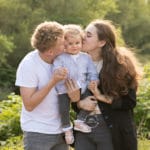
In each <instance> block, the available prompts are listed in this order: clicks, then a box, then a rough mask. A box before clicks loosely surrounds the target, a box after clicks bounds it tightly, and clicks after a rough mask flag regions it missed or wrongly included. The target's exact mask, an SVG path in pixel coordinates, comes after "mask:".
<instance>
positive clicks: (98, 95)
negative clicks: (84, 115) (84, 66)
mask: <svg viewBox="0 0 150 150" xmlns="http://www.w3.org/2000/svg"><path fill="white" fill-rule="evenodd" d="M88 88H89V90H90V91H91V92H92V93H93V95H94V96H95V98H96V99H97V100H99V101H101V102H104V103H107V104H111V103H112V97H110V96H105V95H103V94H101V92H100V90H99V89H98V88H97V82H95V81H91V82H90V83H89V85H88Z"/></svg>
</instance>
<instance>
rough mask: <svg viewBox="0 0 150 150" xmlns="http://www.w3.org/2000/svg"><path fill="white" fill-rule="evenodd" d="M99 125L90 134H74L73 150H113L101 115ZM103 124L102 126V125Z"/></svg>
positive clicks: (108, 131)
mask: <svg viewBox="0 0 150 150" xmlns="http://www.w3.org/2000/svg"><path fill="white" fill-rule="evenodd" d="M99 117H100V118H99V120H100V122H101V123H100V124H99V125H98V126H97V127H96V128H92V132H91V133H82V132H76V134H75V150H113V145H112V137H111V134H110V130H109V129H108V127H107V125H106V123H105V121H104V120H103V118H102V115H100V116H99ZM102 124H103V125H102Z"/></svg>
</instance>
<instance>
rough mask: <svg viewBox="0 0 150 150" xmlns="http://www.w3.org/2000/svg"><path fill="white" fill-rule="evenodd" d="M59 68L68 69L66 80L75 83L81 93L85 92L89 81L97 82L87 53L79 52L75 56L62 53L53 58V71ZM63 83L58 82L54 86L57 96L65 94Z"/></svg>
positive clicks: (94, 68)
mask: <svg viewBox="0 0 150 150" xmlns="http://www.w3.org/2000/svg"><path fill="white" fill-rule="evenodd" d="M59 67H66V68H67V69H68V78H70V79H73V80H75V81H77V83H78V85H79V87H80V88H81V92H82V93H84V92H85V90H86V88H87V86H88V83H89V82H90V81H92V80H96V81H98V73H97V70H96V67H95V65H94V63H93V61H92V59H91V57H90V56H89V55H88V54H87V53H83V52H79V53H78V54H76V55H71V54H68V53H63V54H61V55H59V56H58V57H57V58H55V60H54V63H53V71H54V70H56V69H58V68H59ZM64 83H65V81H60V82H59V83H58V84H57V85H56V89H57V91H58V93H59V94H64V93H67V89H66V87H65V84H64Z"/></svg>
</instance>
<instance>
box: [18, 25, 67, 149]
mask: <svg viewBox="0 0 150 150" xmlns="http://www.w3.org/2000/svg"><path fill="white" fill-rule="evenodd" d="M63 34H64V33H63V26H62V25H60V24H59V23H57V22H43V23H41V24H39V25H38V26H37V27H36V29H35V31H34V33H33V35H32V38H31V45H32V46H33V48H35V50H34V51H32V52H30V53H28V54H27V55H26V56H25V57H24V59H23V60H22V61H21V63H20V64H19V67H18V70H17V77H16V85H17V86H19V87H20V94H21V97H22V100H23V106H22V113H21V128H22V130H23V132H24V149H25V150H68V146H67V145H66V143H65V141H64V139H63V134H62V128H61V121H60V114H59V111H58V98H57V92H56V90H55V88H54V86H55V85H56V84H57V82H59V81H61V80H63V79H65V78H66V76H67V70H66V69H65V68H59V70H57V71H55V72H52V63H53V60H54V59H55V57H56V56H58V55H59V54H61V53H62V52H63V50H64V37H63Z"/></svg>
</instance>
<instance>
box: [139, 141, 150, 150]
mask: <svg viewBox="0 0 150 150" xmlns="http://www.w3.org/2000/svg"><path fill="white" fill-rule="evenodd" d="M138 150H150V140H139V142H138Z"/></svg>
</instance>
